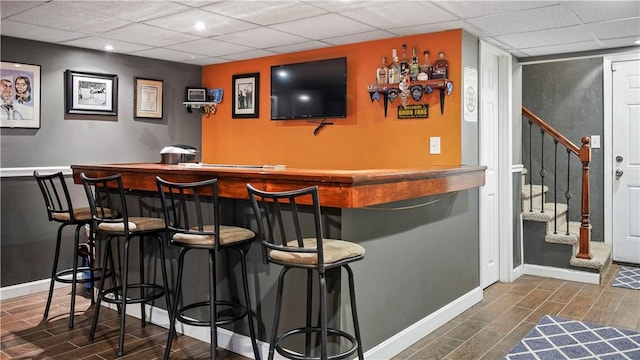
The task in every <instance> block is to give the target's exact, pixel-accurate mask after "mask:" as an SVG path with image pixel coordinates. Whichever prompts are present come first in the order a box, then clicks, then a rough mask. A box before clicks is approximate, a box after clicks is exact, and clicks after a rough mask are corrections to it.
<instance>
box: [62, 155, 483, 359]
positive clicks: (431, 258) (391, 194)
mask: <svg viewBox="0 0 640 360" xmlns="http://www.w3.org/2000/svg"><path fill="white" fill-rule="evenodd" d="M71 168H72V170H73V178H74V181H75V182H76V183H81V179H80V174H81V173H85V174H86V175H87V176H89V177H99V176H106V175H112V174H122V177H123V185H124V187H125V188H126V189H130V190H132V192H133V193H140V192H141V193H143V194H146V195H144V196H149V197H153V196H155V194H152V193H155V192H157V187H156V182H155V177H156V176H160V177H162V178H164V179H166V180H169V181H175V182H187V181H197V180H202V179H209V178H213V177H216V178H218V181H219V192H220V196H221V197H223V198H228V199H229V200H227V201H229V202H230V204H232V207H231V209H232V212H233V213H234V214H235V215H233V221H234V222H236V223H235V224H236V225H240V226H247V227H250V228H251V227H252V226H251V220H250V216H249V215H248V214H250V213H251V212H250V207H249V206H250V205H249V202H248V200H247V199H248V196H247V190H246V184H247V183H251V184H252V185H254V186H256V187H258V188H261V189H264V190H274V191H280V190H289V189H295V188H301V187H306V186H311V185H317V186H318V187H319V190H320V201H321V203H322V206H323V207H324V208H325V211H326V213H325V216H326V217H327V219H328V221H326V223H325V227H327V229H326V231H325V236H326V237H330V238H340V239H344V240H349V241H354V242H356V243H359V244H361V245H362V246H364V247H365V249H366V254H365V258H364V260H363V261H359V262H357V263H354V264H353V266H352V268H353V271H354V273H355V278H356V279H355V281H356V296H357V305H358V313H359V314H360V328H361V329H362V341H363V345H364V350H365V358H367V359H389V358H392V357H393V356H395V355H396V354H397V353H398V352H400V351H402V350H404V349H405V348H407V347H409V346H410V345H411V344H412V343H413V342H415V341H417V340H419V339H420V338H422V337H424V336H426V335H427V334H429V333H430V332H432V331H434V330H435V329H437V328H438V327H439V326H441V325H443V324H445V323H446V322H447V321H449V320H451V319H453V318H454V317H455V316H457V315H459V314H461V313H462V312H464V311H465V310H467V309H469V308H470V307H471V306H473V305H474V304H476V303H478V302H479V301H481V300H482V288H481V286H480V260H479V258H480V244H479V212H480V210H479V199H478V192H479V190H478V188H479V187H480V186H482V185H483V184H484V172H485V169H486V168H485V167H484V166H434V167H430V168H422V169H419V168H416V169H362V170H323V169H294V168H288V167H287V168H284V169H272V168H263V167H262V166H246V167H239V166H237V165H224V164H221V166H202V167H195V166H193V165H191V166H184V165H166V164H157V163H127V164H103V165H72V166H71ZM247 261H248V262H249V266H250V268H249V272H250V279H249V282H250V284H251V283H254V284H255V285H250V287H251V288H252V291H251V292H252V297H254V298H255V299H256V300H255V303H254V307H256V306H258V308H257V309H256V316H255V317H256V319H257V321H258V328H262V329H266V330H263V331H266V333H265V332H262V331H261V332H259V333H258V337H259V341H261V345H260V346H261V347H262V349H263V351H265V350H266V349H267V348H268V344H267V341H266V340H265V339H268V338H269V335H270V329H271V326H272V319H271V318H272V312H273V309H274V306H275V303H274V301H275V295H274V294H275V290H274V289H275V288H276V287H277V271H275V270H274V269H272V268H269V267H268V266H267V265H264V264H263V263H262V253H261V248H260V246H259V244H253V245H252V246H251V249H250V251H249V253H248V258H247ZM169 262H171V260H169ZM197 262H198V261H197V260H196V261H194V263H197ZM231 265H233V264H231ZM193 271H195V273H193V272H192V277H193V281H194V283H193V284H192V285H193V286H192V287H191V288H192V289H194V288H197V287H198V286H197V285H198V284H197V281H198V280H197V279H203V276H205V275H206V272H207V270H206V267H202V268H197V269H193ZM227 271H232V272H237V269H236V270H234V269H233V266H232V267H231V268H229V269H228V270H227ZM169 273H170V274H171V270H169ZM296 275H300V278H299V279H296V280H294V281H293V282H292V284H294V286H297V285H295V284H302V283H303V282H302V281H303V279H304V275H303V274H302V273H301V274H296ZM234 276H237V274H235V275H234ZM252 276H253V279H254V280H252V279H251V277H252ZM333 278H334V279H335V281H332V282H331V284H332V285H331V286H334V287H338V288H342V291H338V292H336V293H341V294H347V293H348V292H347V288H345V287H346V281H339V280H340V275H337V274H334V275H333ZM170 281H172V280H170ZM200 281H202V280H200ZM303 294H304V290H300V293H299V294H297V296H304V295H303ZM204 296H206V294H205V295H204ZM295 297H296V296H295V295H293V298H295ZM293 298H292V299H293ZM291 301H293V300H291ZM330 302H331V303H334V304H339V303H341V302H346V303H348V296H347V297H346V298H341V297H339V298H337V299H333V300H330ZM338 307H339V306H338ZM343 307H344V306H343ZM341 311H342V310H341ZM288 313H289V315H288V316H290V318H289V319H288V320H285V321H297V319H298V318H297V317H298V316H302V317H303V316H304V315H303V314H298V313H297V312H296V311H295V309H293V308H291V309H289V311H288ZM344 314H348V312H346V313H342V312H340V313H336V314H335V316H334V318H333V321H342V320H341V319H345V318H346V317H345V316H346V315H344ZM330 321H332V320H330ZM159 325H161V326H165V327H166V325H167V324H159ZM228 330H229V332H228V334H229V333H230V334H231V335H229V336H228V337H226V338H225V337H224V336H223V338H221V337H220V336H221V335H219V346H221V347H225V348H227V349H229V350H231V351H233V352H236V353H239V354H241V355H244V356H247V357H251V356H252V355H251V354H252V352H251V346H250V343H249V340H248V337H244V339H245V340H246V341H243V340H240V341H239V342H238V341H235V340H234V339H236V336H238V337H239V339H243V336H246V334H248V328H233V329H228ZM191 336H194V335H191ZM196 337H197V336H196ZM238 343H240V344H241V345H240V346H236V345H233V344H238ZM228 344H231V345H228ZM263 354H265V353H264V352H263Z"/></svg>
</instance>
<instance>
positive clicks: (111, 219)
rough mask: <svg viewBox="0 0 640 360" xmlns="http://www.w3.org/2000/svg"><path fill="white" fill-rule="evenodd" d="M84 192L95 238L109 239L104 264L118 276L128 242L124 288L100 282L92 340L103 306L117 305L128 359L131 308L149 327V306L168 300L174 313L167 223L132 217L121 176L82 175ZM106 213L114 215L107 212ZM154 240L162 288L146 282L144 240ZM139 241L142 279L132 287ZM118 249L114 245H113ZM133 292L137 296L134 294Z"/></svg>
mask: <svg viewBox="0 0 640 360" xmlns="http://www.w3.org/2000/svg"><path fill="white" fill-rule="evenodd" d="M80 178H81V179H82V184H83V186H84V190H85V192H86V194H87V199H88V200H89V206H90V208H91V215H92V219H93V221H92V231H91V233H92V234H95V235H102V236H104V237H105V238H106V244H105V249H104V253H103V261H102V264H104V266H105V267H106V266H107V264H108V266H109V267H110V270H111V271H113V272H115V266H114V254H113V252H114V249H115V251H119V249H118V246H117V245H118V244H117V241H118V239H119V238H121V237H122V238H124V248H123V249H122V250H123V252H124V259H123V261H122V264H121V265H122V267H123V270H122V274H121V279H122V285H119V286H118V285H117V283H114V284H113V287H111V288H108V289H105V288H104V278H102V279H101V280H100V285H99V288H98V299H97V301H96V308H95V315H94V317H93V323H92V325H91V330H90V332H89V340H91V341H93V338H94V335H95V332H96V326H97V325H98V316H99V315H100V302H101V301H104V302H107V303H110V304H116V305H117V306H118V310H119V312H120V338H119V343H118V356H123V355H124V334H125V319H126V314H127V305H128V304H140V313H141V319H140V320H141V323H142V326H144V325H146V319H145V304H146V303H148V302H151V301H153V300H155V299H158V298H160V297H162V296H164V297H165V301H166V303H167V309H171V302H170V300H169V288H168V281H167V271H166V267H165V264H166V262H165V255H164V242H163V237H162V235H163V234H164V233H165V225H164V220H163V219H160V218H154V217H134V216H129V214H128V211H127V203H126V198H125V192H124V189H123V187H122V177H121V175H120V174H116V175H111V176H106V177H98V178H89V177H87V176H86V175H85V174H84V173H82V174H80ZM104 209H112V210H114V211H111V212H105V211H104ZM145 237H150V238H153V239H155V240H156V241H157V245H158V248H159V252H160V262H161V265H160V269H161V272H162V285H158V284H155V283H152V282H151V280H147V279H145V275H144V255H145V250H144V238H145ZM134 238H139V247H140V252H139V262H140V264H139V265H140V279H139V282H138V283H130V279H129V245H130V242H131V240H133V239H134ZM114 241H115V242H116V245H115V246H114V245H113V242H114ZM132 292H133V293H132Z"/></svg>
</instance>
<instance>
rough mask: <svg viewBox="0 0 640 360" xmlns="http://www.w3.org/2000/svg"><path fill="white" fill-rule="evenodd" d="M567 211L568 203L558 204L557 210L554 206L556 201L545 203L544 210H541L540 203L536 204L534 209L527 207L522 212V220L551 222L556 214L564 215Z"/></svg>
mask: <svg viewBox="0 0 640 360" xmlns="http://www.w3.org/2000/svg"><path fill="white" fill-rule="evenodd" d="M566 212H567V205H566V204H560V203H558V204H557V212H556V210H555V208H554V203H545V204H544V212H541V211H540V205H537V206H536V205H534V206H533V211H529V209H525V210H524V211H523V212H522V220H526V221H537V222H549V221H551V220H553V218H554V217H556V216H563V215H564V214H565V213H566Z"/></svg>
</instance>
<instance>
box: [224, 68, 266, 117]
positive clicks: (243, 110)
mask: <svg viewBox="0 0 640 360" xmlns="http://www.w3.org/2000/svg"><path fill="white" fill-rule="evenodd" d="M231 88H232V89H233V93H232V104H233V105H232V110H233V111H232V115H231V117H232V118H257V117H259V116H260V73H251V74H241V75H233V76H232V77H231Z"/></svg>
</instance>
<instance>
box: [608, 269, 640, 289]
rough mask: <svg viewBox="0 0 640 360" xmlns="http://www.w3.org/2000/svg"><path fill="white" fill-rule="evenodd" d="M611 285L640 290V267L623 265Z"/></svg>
mask: <svg viewBox="0 0 640 360" xmlns="http://www.w3.org/2000/svg"><path fill="white" fill-rule="evenodd" d="M611 286H615V287H622V288H627V289H633V290H640V268H632V267H626V266H621V267H620V271H618V274H617V275H616V278H615V279H613V281H612V282H611Z"/></svg>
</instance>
